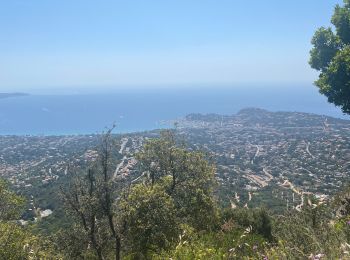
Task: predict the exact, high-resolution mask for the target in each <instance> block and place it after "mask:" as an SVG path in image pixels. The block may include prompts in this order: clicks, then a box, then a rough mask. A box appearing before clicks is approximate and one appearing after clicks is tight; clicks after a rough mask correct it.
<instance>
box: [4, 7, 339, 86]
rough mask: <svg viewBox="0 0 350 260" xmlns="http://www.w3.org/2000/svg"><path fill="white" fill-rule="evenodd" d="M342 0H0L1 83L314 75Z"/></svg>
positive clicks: (308, 78)
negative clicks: (315, 43)
mask: <svg viewBox="0 0 350 260" xmlns="http://www.w3.org/2000/svg"><path fill="white" fill-rule="evenodd" d="M340 2H341V1H340V0H339V1H337V0H293V1H284V0H266V1H262V0H250V1H247V0H139V1H137V0H114V1H112V0H111V1H104V0H99V1H97V0H95V1H92V0H91V1H90V0H50V1H48V0H0V91H24V90H29V89H31V88H44V87H45V88H57V87H70V86H75V87H85V86H89V87H99V86H115V87H116V88H118V87H122V86H176V85H191V84H209V85H215V84H251V83H256V84H259V83H289V84H291V83H300V82H302V83H305V82H306V83H308V82H310V83H311V82H312V81H313V80H314V79H315V77H316V75H317V74H316V73H315V72H313V71H312V70H311V69H310V68H309V66H308V64H307V61H308V53H309V50H310V48H311V46H310V39H311V37H312V35H313V33H314V31H315V29H316V28H317V27H320V26H322V25H324V26H327V25H329V20H330V17H331V14H332V12H333V7H334V5H335V4H336V3H340Z"/></svg>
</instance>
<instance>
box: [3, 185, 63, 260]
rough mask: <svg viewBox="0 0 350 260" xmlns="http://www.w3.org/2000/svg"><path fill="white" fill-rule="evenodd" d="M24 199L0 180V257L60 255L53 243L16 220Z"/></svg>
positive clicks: (23, 257)
mask: <svg viewBox="0 0 350 260" xmlns="http://www.w3.org/2000/svg"><path fill="white" fill-rule="evenodd" d="M23 204H24V199H23V198H22V197H20V196H18V195H16V194H15V193H13V192H12V191H10V190H9V188H8V185H7V184H6V183H5V182H4V181H3V180H0V259H9V260H12V259H44V258H47V257H52V258H53V257H54V256H55V258H56V259H58V258H59V257H58V256H57V255H55V254H54V251H53V250H52V245H51V244H50V243H48V241H46V239H43V238H41V237H38V236H35V235H34V234H33V233H32V232H31V231H30V230H29V228H25V227H21V226H19V225H18V224H17V223H16V221H15V220H17V219H18V217H19V216H20V214H21V209H22V207H23Z"/></svg>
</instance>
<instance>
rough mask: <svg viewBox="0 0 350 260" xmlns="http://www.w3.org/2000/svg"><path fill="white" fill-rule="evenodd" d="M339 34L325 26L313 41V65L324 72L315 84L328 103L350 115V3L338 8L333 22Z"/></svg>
mask: <svg viewBox="0 0 350 260" xmlns="http://www.w3.org/2000/svg"><path fill="white" fill-rule="evenodd" d="M331 22H332V24H333V25H334V27H335V29H336V32H335V33H334V32H333V31H332V29H331V28H324V27H321V28H320V29H318V30H317V31H316V33H315V35H314V37H313V39H312V41H311V42H312V44H313V46H314V47H313V49H312V50H311V52H310V55H311V57H310V65H311V67H312V68H314V69H316V70H318V71H320V75H319V79H318V80H317V81H316V82H315V84H316V86H318V87H319V90H320V93H322V94H324V95H325V96H327V98H328V101H329V102H331V103H333V104H335V105H336V106H340V107H341V109H342V111H343V112H344V113H350V4H349V0H344V5H343V6H340V5H337V6H336V7H335V10H334V14H333V17H332V20H331Z"/></svg>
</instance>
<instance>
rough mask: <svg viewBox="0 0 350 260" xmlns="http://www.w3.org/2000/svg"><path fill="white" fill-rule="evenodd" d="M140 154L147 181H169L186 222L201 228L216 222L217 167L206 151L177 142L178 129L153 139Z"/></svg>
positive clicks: (182, 220) (164, 182) (154, 182)
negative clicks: (194, 149) (175, 132)
mask: <svg viewBox="0 0 350 260" xmlns="http://www.w3.org/2000/svg"><path fill="white" fill-rule="evenodd" d="M136 157H137V159H138V161H139V166H140V170H141V171H142V174H143V175H144V176H145V178H146V182H145V183H146V184H147V185H150V186H153V185H155V184H162V185H163V186H164V185H165V186H164V187H165V189H166V192H167V194H169V196H171V198H172V199H173V201H174V205H175V208H176V212H177V216H178V218H179V219H181V222H182V223H184V224H188V225H190V226H192V227H194V228H196V229H197V230H201V229H203V230H205V229H210V228H211V227H212V226H213V223H215V218H216V217H217V209H216V203H215V200H214V196H213V190H214V187H215V184H216V181H215V168H214V166H213V165H211V164H210V163H208V161H207V160H206V159H205V155H204V154H203V153H201V152H198V151H189V150H187V149H186V148H185V147H179V146H177V144H176V140H175V135H174V133H173V132H172V131H171V130H166V131H163V132H162V133H161V137H160V138H158V139H152V140H149V141H148V142H147V143H146V144H145V145H144V147H143V150H142V151H141V152H139V153H138V154H137V156H136Z"/></svg>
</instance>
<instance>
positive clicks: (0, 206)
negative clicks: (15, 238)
mask: <svg viewBox="0 0 350 260" xmlns="http://www.w3.org/2000/svg"><path fill="white" fill-rule="evenodd" d="M23 205H24V199H23V198H22V197H20V196H17V195H16V194H15V193H13V192H11V191H10V190H9V188H8V185H7V183H6V182H5V181H4V180H2V179H0V221H1V220H13V219H17V218H18V217H19V215H20V213H21V210H22V207H23Z"/></svg>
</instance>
